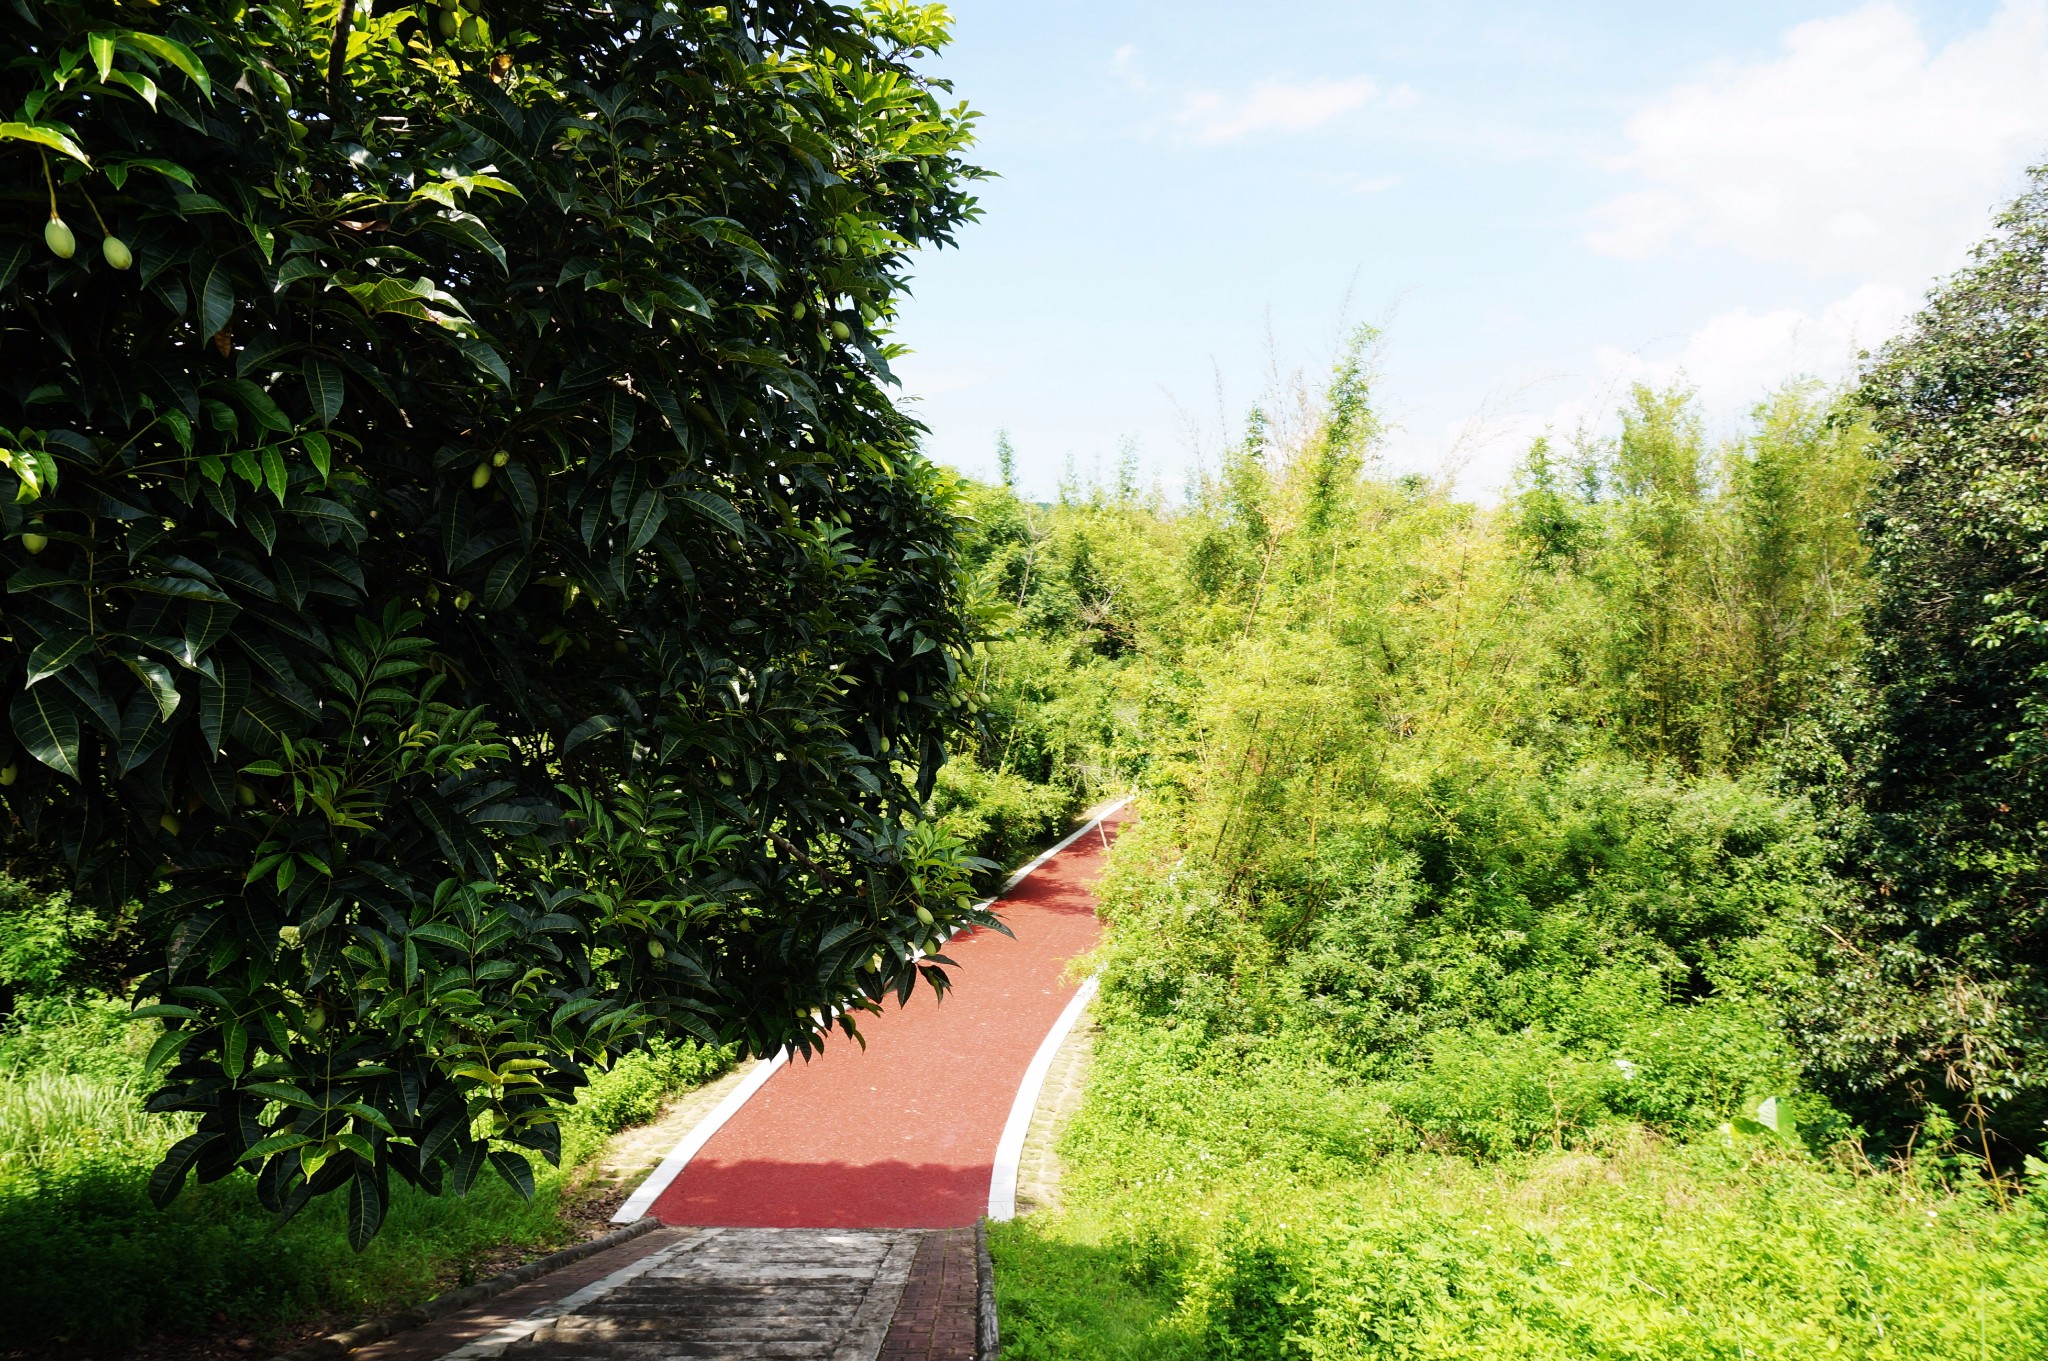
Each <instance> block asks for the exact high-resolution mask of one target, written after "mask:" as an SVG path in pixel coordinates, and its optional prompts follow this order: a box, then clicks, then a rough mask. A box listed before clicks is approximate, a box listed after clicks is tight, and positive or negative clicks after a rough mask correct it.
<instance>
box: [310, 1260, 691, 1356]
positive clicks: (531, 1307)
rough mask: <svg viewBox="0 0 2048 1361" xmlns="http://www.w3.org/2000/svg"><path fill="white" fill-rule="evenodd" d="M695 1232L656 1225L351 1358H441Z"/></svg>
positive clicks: (355, 1352)
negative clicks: (649, 1229)
mask: <svg viewBox="0 0 2048 1361" xmlns="http://www.w3.org/2000/svg"><path fill="white" fill-rule="evenodd" d="M689 1236H690V1235H689V1231H688V1230H685V1229H656V1230H655V1231H654V1232H653V1233H649V1234H642V1235H641V1236H640V1237H638V1238H634V1239H631V1240H629V1241H627V1242H624V1243H621V1244H619V1245H618V1246H617V1247H615V1248H607V1249H606V1250H605V1251H603V1252H599V1253H593V1254H592V1255H590V1256H588V1257H586V1258H584V1259H583V1260H582V1261H580V1262H573V1263H571V1264H570V1265H568V1266H565V1267H563V1268H562V1269H561V1270H560V1271H551V1272H549V1273H548V1274H547V1275H545V1276H542V1277H541V1278H540V1279H538V1280H533V1281H528V1282H527V1283H526V1284H525V1285H522V1286H517V1287H515V1288H513V1289H511V1290H508V1291H506V1292H505V1293H504V1294H502V1295H499V1296H497V1297H496V1298H494V1299H489V1300H486V1301H484V1302H483V1303H482V1304H479V1305H477V1306H476V1307H475V1308H473V1309H465V1310H463V1311H462V1312H460V1313H457V1314H450V1315H449V1316H448V1317H446V1318H444V1319H439V1320H436V1321H435V1322H433V1323H429V1324H427V1325H425V1326H424V1327H420V1328H415V1329H413V1330H412V1331H411V1332H405V1333H400V1334H399V1335H398V1336H396V1337H390V1338H386V1339H385V1340H384V1341H382V1342H373V1343H371V1344H370V1345H369V1346H367V1347H359V1348H357V1349H356V1350H355V1351H352V1352H350V1353H349V1354H348V1355H349V1361H437V1359H438V1358H440V1357H443V1356H446V1355H447V1354H448V1353H449V1352H451V1351H454V1350H455V1349H456V1348H458V1347H461V1346H463V1345H464V1344H466V1343H469V1342H473V1341H475V1340H476V1339H477V1338H479V1337H482V1336H483V1335H484V1334H486V1333H489V1332H492V1331H494V1330H495V1329H498V1328H502V1327H504V1326H505V1325H507V1324H509V1323H512V1322H513V1321H515V1320H517V1319H521V1318H525V1317H526V1316H527V1315H529V1314H532V1313H533V1312H535V1311H536V1310H538V1309H541V1308H544V1307H545V1306H547V1305H550V1304H552V1303H554V1302H555V1301H556V1300H559V1299H562V1298H563V1297H564V1296H567V1295H572V1294H574V1293H575V1292H576V1291H578V1290H581V1289H583V1288H584V1287H586V1286H590V1285H594V1284H596V1283H597V1282H598V1281H601V1280H603V1279H604V1278H605V1277H607V1276H609V1275H611V1274H612V1273H613V1272H615V1271H617V1270H619V1269H620V1268H622V1267H626V1266H630V1265H631V1264H632V1263H634V1262H637V1261H639V1260H640V1259H641V1258H643V1257H646V1256H648V1255H649V1254H651V1253H655V1252H660V1251H661V1250H663V1249H664V1248H670V1247H673V1246H675V1245H676V1244H677V1243H679V1242H681V1241H683V1240H684V1239H686V1238H688V1237H689Z"/></svg>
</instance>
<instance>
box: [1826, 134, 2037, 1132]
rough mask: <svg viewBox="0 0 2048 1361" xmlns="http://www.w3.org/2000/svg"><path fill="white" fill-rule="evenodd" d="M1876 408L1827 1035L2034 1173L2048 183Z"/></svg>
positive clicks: (1887, 1106) (1882, 1101) (1852, 1068)
mask: <svg viewBox="0 0 2048 1361" xmlns="http://www.w3.org/2000/svg"><path fill="white" fill-rule="evenodd" d="M1858 396H1859V397H1860V398H1861V399H1862V401H1863V402H1865V403H1866V404H1867V405H1868V406H1869V408H1870V410H1871V412H1872V420H1873V421H1874V423H1875V425H1876V427H1877V429H1878V431H1879V433H1880V435H1881V436H1882V442H1881V444H1880V445H1879V449H1880V452H1881V455H1882V459H1881V468H1882V476H1881V477H1880V479H1879V482H1878V485H1877V488H1876V493H1875V496H1874V499H1873V502H1872V507H1871V514H1870V520H1869V535H1870V541H1871V547H1872V553H1873V559H1872V567H1873V581H1874V585H1875V591H1876V599H1875V604H1874V607H1873V610H1872V613H1871V638H1872V646H1871V649H1870V653H1869V658H1868V662H1867V665H1866V669H1865V683H1866V686H1867V689H1864V690H1861V691H1859V692H1858V693H1855V694H1853V695H1849V696H1845V703H1844V704H1843V705H1842V706H1841V707H1840V709H1839V711H1838V712H1837V714H1835V715H1833V717H1834V719H1835V722H1834V724H1833V727H1834V741H1835V747H1836V750H1837V752H1838V753H1839V757H1838V759H1839V764H1837V765H1829V764H1827V763H1822V769H1823V771H1825V773H1826V774H1828V775H1829V776H1831V777H1832V778H1831V781H1830V783H1831V785H1832V788H1831V794H1832V802H1833V805H1834V810H1835V813H1836V815H1837V816H1838V817H1839V818H1840V820H1841V821H1842V824H1843V831H1842V837H1841V841H1842V846H1841V861H1842V872H1843V874H1844V875H1845V876H1846V877H1849V878H1851V879H1852V880H1853V881H1854V882H1855V883H1856V884H1857V886H1858V889H1859V891H1858V892H1857V893H1856V894H1854V895H1853V896H1850V897H1847V898H1845V899H1843V900H1842V905H1841V910H1840V911H1839V912H1838V913H1836V914H1835V915H1834V917H1833V918H1832V920H1831V922H1830V926H1831V927H1832V929H1833V932H1834V934H1833V936H1831V937H1830V941H1829V943H1830V945H1831V947H1832V948H1831V949H1830V950H1829V952H1828V961H1827V962H1828V977H1827V979H1826V982H1825V984H1824V985H1823V986H1822V987H1820V988H1818V989H1816V992H1815V994H1814V996H1813V998H1812V999H1811V1005H1809V1006H1808V1007H1807V1008H1806V1009H1805V1011H1804V1013H1803V1015H1802V1024H1801V1030H1802V1034H1803V1042H1804V1043H1805V1044H1806V1045H1807V1048H1808V1051H1809V1053H1810V1055H1811V1057H1812V1060H1813V1063H1814V1065H1815V1067H1816V1069H1817V1070H1818V1071H1821V1072H1824V1073H1826V1074H1827V1075H1828V1076H1829V1078H1830V1080H1831V1081H1832V1082H1833V1083H1835V1084H1836V1085H1837V1086H1838V1088H1840V1089H1841V1090H1843V1091H1844V1092H1845V1094H1846V1095H1847V1097H1848V1099H1850V1100H1853V1101H1854V1102H1855V1104H1856V1105H1857V1107H1858V1109H1859V1111H1861V1112H1863V1113H1864V1114H1865V1117H1866V1118H1867V1119H1868V1120H1870V1122H1871V1123H1872V1124H1873V1125H1875V1124H1880V1123H1882V1124H1884V1125H1886V1126H1889V1127H1891V1128H1893V1129H1895V1130H1896V1129H1899V1128H1900V1127H1902V1126H1904V1125H1907V1124H1909V1123H1910V1122H1911V1120H1912V1118H1913V1111H1914V1110H1915V1109H1916V1108H1917V1107H1919V1106H1921V1105H1922V1104H1924V1103H1929V1102H1931V1103H1935V1104H1938V1105H1940V1106H1942V1107H1944V1108H1946V1110H1947V1111H1948V1112H1949V1114H1950V1115H1951V1116H1952V1117H1953V1118H1955V1119H1957V1120H1959V1121H1962V1122H1963V1123H1966V1124H1968V1125H1970V1126H1971V1127H1973V1129H1974V1130H1975V1131H1976V1137H1977V1138H1978V1139H1979V1140H1980V1141H1982V1144H1983V1146H1984V1149H1985V1151H1986V1152H1987V1153H1989V1154H1991V1155H1992V1156H1995V1157H1997V1158H1999V1159H2000V1160H2001V1161H2003V1162H2005V1163H2006V1164H2008V1165H2011V1164H2013V1163H2014V1162H2016V1161H2017V1159H2018V1157H2019V1156H2020V1155H2022V1154H2023V1153H2025V1152H2028V1151H2032V1150H2037V1149H2039V1148H2040V1146H2041V1143H2042V1140H2043V1134H2044V1127H2043V1118H2044V1117H2048V1087H2044V1085H2043V1084H2044V1076H2048V971H2044V965H2048V914H2044V909H2043V904H2044V903H2048V766H2044V763H2043V761H2042V757H2043V755H2044V752H2048V748H2044V744H2043V736H2042V734H2043V732H2044V727H2043V723H2044V719H2048V587H2044V584H2043V577H2042V567H2043V564H2044V550H2043V543H2044V539H2043V531H2044V529H2048V445H2044V443H2043V440H2044V437H2048V169H2044V170H2040V171H2036V172H2035V175H2034V178H2033V183H2032V186H2031V187H2030V189H2029V190H2028V192H2027V193H2026V194H2025V195H2024V196H2023V197H2022V198H2021V199H2020V200H2019V201H2018V202H2017V203H2015V204H2014V205H2013V206H2012V208H2011V209H2010V210H2008V211H2007V212H2006V213H2005V214H2004V216H2003V217H2002V219H2001V226H2000V231H1999V233H1998V234H1997V235H1996V236H1994V237H1993V238H1992V239H1991V240H1989V241H1987V242H1986V243H1985V244H1984V245H1982V246H1981V247H1979V249H1978V251H1977V253H1976V256H1975V259H1974V261H1973V262H1972V263H1971V265H1970V266H1969V267H1968V268H1966V269H1964V270H1963V271H1962V272H1960V273H1959V274H1957V275H1956V276H1955V277H1954V278H1952V279H1950V280H1948V281H1947V282H1946V283H1944V284H1942V285H1941V286H1940V287H1939V288H1937V289H1936V290H1935V291H1934V293H1933V294H1932V295H1931V296H1930V298H1929V300H1928V305H1927V307H1926V309H1925V310H1924V311H1923V312H1922V313H1921V314H1920V315H1919V316H1918V317H1917V318H1916V319H1915V320H1914V321H1913V323H1912V324H1911V325H1910V326H1909V327H1908V329H1907V330H1906V332H1905V334H1904V335H1902V336H1900V337H1899V338H1898V339H1897V340H1895V341H1893V342H1892V343H1891V344H1890V345H1888V346H1887V347H1886V348H1885V349H1884V350H1883V351H1882V352H1881V353H1880V354H1879V356H1878V357H1877V360H1876V362H1875V363H1874V365H1873V366H1872V368H1871V370H1870V372H1869V373H1868V374H1867V375H1866V377H1865V379H1864V382H1863V385H1862V387H1861V389H1860V391H1859V393H1858Z"/></svg>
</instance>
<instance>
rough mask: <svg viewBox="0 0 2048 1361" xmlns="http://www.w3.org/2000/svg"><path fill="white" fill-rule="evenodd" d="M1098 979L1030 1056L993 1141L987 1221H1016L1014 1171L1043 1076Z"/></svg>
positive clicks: (1091, 978) (1086, 985)
mask: <svg viewBox="0 0 2048 1361" xmlns="http://www.w3.org/2000/svg"><path fill="white" fill-rule="evenodd" d="M1100 979H1101V976H1100V975H1099V974H1090V975H1088V977H1087V979H1086V980H1085V981H1083V982H1082V984H1081V986H1080V987H1079V988H1078V989H1076V990H1075V992H1074V996H1073V999H1072V1000H1071V1001H1069V1002H1068V1003H1067V1009H1066V1010H1065V1011H1062V1012H1061V1013H1060V1018H1059V1019H1058V1020H1057V1021H1054V1022H1053V1023H1052V1029H1051V1030H1049V1031H1047V1032H1046V1034H1045V1040H1044V1042H1043V1043H1041V1044H1040V1045H1039V1046H1038V1052H1037V1053H1036V1054H1033V1055H1032V1056H1031V1066H1030V1067H1029V1068H1026V1069H1025V1070H1024V1081H1023V1082H1021V1083H1019V1084H1018V1086H1017V1099H1016V1100H1015V1101H1013V1102H1011V1103H1010V1118H1009V1119H1008V1120H1005V1121H1004V1122H1003V1137H1002V1138H1001V1139H999V1140H997V1141H996V1166H995V1171H994V1172H993V1173H992V1174H991V1175H990V1176H989V1179H988V1217H989V1218H990V1219H1015V1218H1016V1217H1017V1169H1018V1168H1019V1167H1021V1166H1022V1165H1023V1162H1024V1136H1025V1135H1027V1134H1029V1133H1030V1132H1031V1116H1032V1114H1033V1113H1034V1112H1035V1111H1037V1109H1038V1094H1039V1093H1040V1092H1041V1091H1043V1090H1044V1089H1045V1075H1046V1074H1047V1073H1048V1072H1050V1071H1052V1061H1053V1056H1054V1055H1056V1054H1058V1053H1059V1051H1060V1046H1061V1045H1063V1044H1065V1043H1066V1042H1067V1036H1068V1035H1069V1034H1071V1033H1072V1031H1073V1029H1074V1026H1075V1024H1076V1023H1077V1022H1079V1021H1080V1019H1081V1013H1082V1012H1084V1011H1086V1010H1087V1009H1088V1003H1089V1002H1090V1001H1091V1000H1093V999H1094V997H1095V985H1096V984H1097V983H1098V982H1099V981H1100Z"/></svg>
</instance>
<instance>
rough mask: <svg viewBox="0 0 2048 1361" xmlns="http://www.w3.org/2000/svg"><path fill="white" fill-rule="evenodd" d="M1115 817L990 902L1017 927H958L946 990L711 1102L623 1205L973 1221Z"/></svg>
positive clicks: (808, 1217) (1070, 996)
mask: <svg viewBox="0 0 2048 1361" xmlns="http://www.w3.org/2000/svg"><path fill="white" fill-rule="evenodd" d="M1122 821H1123V815H1122V813H1121V812H1120V811H1112V812H1111V813H1110V814H1109V815H1108V816H1107V817H1105V818H1104V819H1102V820H1101V821H1100V822H1099V823H1097V824H1094V825H1091V826H1090V827H1086V828H1084V829H1083V830H1082V832H1081V833H1080V834H1078V835H1077V836H1076V837H1074V838H1071V839H1070V840H1069V842H1068V843H1067V844H1065V845H1064V846H1062V847H1061V848H1060V849H1058V850H1056V851H1055V852H1053V853H1052V854H1051V855H1050V856H1049V857H1046V858H1044V859H1043V860H1042V861H1041V862H1040V863H1039V864H1037V865H1036V866H1034V867H1032V868H1030V869H1028V870H1027V871H1026V872H1025V873H1024V874H1023V876H1022V877H1021V879H1020V880H1018V881H1016V882H1015V883H1014V885H1013V886H1012V887H1011V889H1010V890H1009V891H1008V892H1007V893H1006V894H1005V895H1004V896H1003V897H1001V898H1000V899H998V900H997V903H996V910H997V912H998V913H1000V914H1001V916H1002V919H1003V921H1004V923H1005V924H1006V925H1007V926H1008V927H1009V928H1010V930H1011V931H1012V932H1014V933H1015V937H1014V939H1013V938H1012V937H1009V936H1004V935H1002V934H1001V933H999V932H995V931H983V930H975V931H969V932H965V933H963V934H961V935H959V936H956V937H954V939H953V940H952V942H951V943H949V944H948V945H947V946H946V950H945V953H946V955H947V957H948V958H950V959H952V960H953V961H955V963H956V964H957V965H958V967H957V968H956V969H954V970H953V971H952V974H953V983H954V986H953V989H952V990H951V991H950V992H949V993H948V994H947V996H946V998H945V1000H944V1001H943V1002H940V1001H937V1000H935V999H934V998H933V995H932V993H931V992H930V990H929V989H926V988H922V987H920V988H919V989H918V990H917V992H916V993H915V994H913V995H912V997H911V999H910V1001H909V1003H908V1004H906V1005H903V1006H900V1007H899V1006H897V1005H895V1004H894V1003H893V1002H890V1003H885V1004H884V1010H883V1012H882V1013H881V1014H880V1015H877V1016H868V1017H863V1018H862V1020H861V1027H860V1028H861V1033H862V1034H863V1035H864V1036H865V1037H866V1039H867V1047H866V1048H865V1049H863V1048H861V1047H860V1046H859V1045H856V1044H854V1043H852V1042H851V1041H848V1040H845V1039H844V1038H837V1039H835V1040H834V1041H833V1042H832V1043H831V1044H830V1045H829V1046H828V1047H827V1048H826V1050H825V1051H824V1052H823V1053H822V1054H820V1055H818V1056H816V1057H814V1058H812V1059H811V1060H809V1061H808V1062H805V1061H804V1060H801V1059H796V1060H791V1061H790V1062H788V1063H784V1064H781V1065H780V1066H778V1067H774V1068H772V1069H771V1070H770V1071H768V1072H767V1073H766V1075H765V1076H766V1081H765V1082H762V1083H761V1084H760V1085H759V1087H758V1089H757V1090H754V1091H753V1092H752V1093H751V1095H745V1096H743V1097H742V1098H741V1101H742V1102H743V1104H739V1105H738V1108H737V1110H728V1111H724V1112H721V1114H723V1115H725V1116H726V1118H725V1119H724V1120H723V1123H715V1122H717V1121H718V1116H716V1115H714V1116H713V1117H711V1120H712V1122H714V1128H712V1129H711V1130H709V1131H706V1130H703V1129H700V1130H699V1131H698V1132H697V1133H695V1134H694V1135H693V1136H692V1138H691V1139H688V1140H685V1142H684V1144H683V1145H682V1146H681V1147H679V1148H678V1150H677V1153H676V1154H675V1155H672V1156H671V1158H670V1160H669V1162H668V1163H666V1164H664V1166H663V1168H662V1169H661V1170H660V1171H657V1172H656V1173H655V1175H654V1177H653V1178H650V1184H649V1185H648V1186H647V1187H645V1188H643V1191H642V1193H641V1194H640V1195H638V1196H636V1197H634V1202H639V1204H637V1205H636V1204H635V1203H634V1202H629V1203H628V1210H629V1211H631V1214H627V1213H625V1212H622V1215H621V1217H622V1218H628V1217H633V1216H635V1215H637V1214H638V1213H639V1212H640V1210H642V1209H645V1208H646V1201H647V1200H648V1199H649V1198H650V1194H649V1193H652V1195H651V1199H652V1209H651V1211H649V1212H650V1213H652V1214H653V1215H654V1216H655V1217H656V1218H658V1219H660V1220H661V1221H662V1222H663V1223H664V1224H688V1225H701V1226H730V1227H756V1228H811V1229H825V1228H865V1229H881V1228H955V1227H961V1226H965V1225H970V1224H973V1223H974V1222H975V1221H976V1220H978V1219H980V1218H981V1217H982V1215H983V1214H984V1213H986V1212H987V1211H988V1210H989V1208H990V1181H991V1178H992V1177H993V1176H994V1174H995V1169H996V1162H997V1145H998V1143H999V1141H1000V1140H1001V1139H1002V1136H1003V1133H1004V1128H1005V1124H1006V1122H1008V1121H1009V1118H1010V1115H1011V1109H1012V1106H1013V1105H1015V1104H1017V1102H1018V1093H1019V1088H1020V1086H1022V1084H1023V1083H1024V1081H1025V1078H1026V1076H1027V1070H1029V1069H1031V1068H1032V1066H1033V1059H1034V1057H1035V1056H1036V1055H1037V1053H1038V1051H1039V1049H1040V1047H1041V1045H1042V1044H1043V1043H1044V1041H1045V1040H1046V1038H1047V1035H1048V1034H1049V1033H1050V1032H1051V1031H1052V1030H1053V1029H1054V1027H1055V1026H1056V1025H1057V1024H1058V1023H1059V1022H1060V1021H1061V1020H1062V1018H1063V1016H1068V1015H1070V1014H1071V1013H1070V1012H1069V1004H1070V1003H1071V1002H1073V1001H1074V999H1075V994H1076V987H1075V985H1074V984H1072V983H1070V982H1069V981H1068V980H1067V979H1066V977H1065V970H1066V965H1067V962H1068V961H1069V960H1071V959H1072V958H1074V956H1076V955H1078V954H1081V953H1083V952H1085V951H1086V950H1088V949H1090V948H1091V947H1093V946H1094V944H1095V942H1096V940H1097V938H1098V936H1099V934H1100V928H1099V927H1098V925H1097V923H1096V919H1095V895H1094V892H1093V888H1094V884H1095V880H1096V879H1097V878H1098V877H1099V876H1100V874H1101V872H1102V862H1103V858H1104V853H1105V852H1106V851H1107V849H1108V847H1109V843H1110V842H1111V841H1112V840H1113V839H1114V838H1115V836H1116V833H1117V830H1118V828H1119V827H1120V826H1121V824H1122ZM764 1067H765V1065H764ZM742 1091H745V1089H744V1088H743V1089H742ZM1024 1104H1025V1106H1026V1111H1025V1114H1026V1117H1027V1118H1028V1115H1029V1110H1028V1105H1029V1102H1028V1100H1027V1101H1026V1102H1025V1103H1024ZM706 1133H708V1135H709V1137H708V1138H706V1137H704V1136H705V1134H706ZM1019 1133H1021V1127H1020V1129H1019ZM664 1176H667V1177H670V1178H672V1180H668V1181H667V1182H666V1184H665V1185H663V1184H661V1183H662V1179H663V1177H664Z"/></svg>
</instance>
